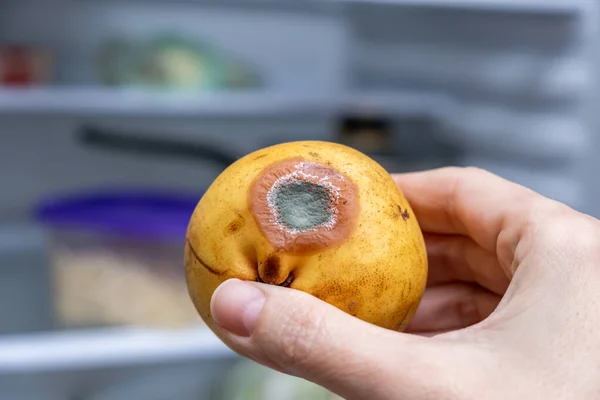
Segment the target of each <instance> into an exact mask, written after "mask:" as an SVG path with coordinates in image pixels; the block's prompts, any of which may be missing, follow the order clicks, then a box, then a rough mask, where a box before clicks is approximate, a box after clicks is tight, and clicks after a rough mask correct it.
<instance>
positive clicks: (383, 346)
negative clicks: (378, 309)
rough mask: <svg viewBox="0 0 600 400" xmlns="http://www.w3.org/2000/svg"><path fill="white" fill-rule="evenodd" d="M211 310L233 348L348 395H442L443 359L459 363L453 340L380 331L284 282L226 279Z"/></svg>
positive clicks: (450, 387)
mask: <svg viewBox="0 0 600 400" xmlns="http://www.w3.org/2000/svg"><path fill="white" fill-rule="evenodd" d="M211 313H212V316H213V319H214V320H215V322H216V323H217V325H218V327H219V329H220V331H221V336H222V338H223V340H224V341H225V342H226V343H227V344H228V345H229V346H230V347H231V348H233V349H234V350H235V351H237V352H239V353H241V354H243V355H245V356H247V357H249V358H252V359H254V360H255V361H257V362H260V363H261V364H264V365H266V366H268V367H271V368H274V369H276V370H278V371H281V372H284V373H287V374H291V375H295V376H298V377H300V378H304V379H307V380H309V381H312V382H314V383H316V384H318V385H321V386H324V387H326V388H328V389H329V390H331V391H333V392H335V393H337V394H339V395H341V396H343V397H344V398H348V399H363V398H364V399H389V398H396V399H398V398H400V399H404V398H411V399H420V398H447V397H448V394H449V393H453V392H454V389H455V388H456V380H455V379H454V377H455V376H456V373H457V371H458V370H459V369H458V368H456V365H455V364H453V365H452V366H451V365H450V362H451V361H452V360H455V361H456V360H460V361H461V362H462V363H464V362H465V361H466V360H465V354H457V352H458V351H459V348H460V345H457V344H456V343H454V344H453V345H452V346H450V345H448V344H447V343H443V342H439V341H435V340H433V339H431V338H424V337H420V336H412V335H408V334H402V333H398V332H394V331H391V330H386V329H382V328H379V327H377V326H375V325H372V324H368V323H366V322H364V321H361V320H359V319H357V318H355V317H352V316H350V315H348V314H346V313H344V312H342V311H341V310H339V309H337V308H335V307H333V306H331V305H329V304H327V303H325V302H323V301H321V300H319V299H317V298H316V297H313V296H311V295H309V294H307V293H304V292H301V291H298V290H294V289H290V288H282V287H277V286H272V285H265V284H261V283H255V282H247V281H240V280H237V279H231V280H228V281H226V282H225V283H223V284H222V285H221V286H220V287H219V288H218V289H217V290H216V291H215V293H214V294H213V297H212V303H211ZM451 374H452V375H453V376H450V375H451ZM471 374H472V372H471ZM461 375H462V376H465V375H464V374H461ZM438 393H439V394H440V395H439V396H437V395H436V394H438Z"/></svg>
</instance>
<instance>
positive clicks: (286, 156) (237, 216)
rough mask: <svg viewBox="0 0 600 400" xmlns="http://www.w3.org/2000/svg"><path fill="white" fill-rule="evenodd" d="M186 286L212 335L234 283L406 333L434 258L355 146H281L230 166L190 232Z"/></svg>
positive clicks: (388, 183)
mask: <svg viewBox="0 0 600 400" xmlns="http://www.w3.org/2000/svg"><path fill="white" fill-rule="evenodd" d="M185 268H186V276H187V284H188V288H189V292H190V296H191V298H192V301H193V303H194V305H195V307H196V309H197V311H198V313H199V314H200V316H201V317H202V319H203V320H204V321H205V322H206V324H207V325H208V326H209V327H210V328H211V329H212V330H213V331H215V332H217V331H216V329H215V328H216V327H215V325H214V322H213V320H212V318H211V314H210V299H211V296H212V294H213V292H214V291H215V289H216V288H217V287H218V286H219V285H220V284H221V283H223V282H224V281H225V280H227V279H230V278H238V279H242V280H248V281H257V282H264V283H267V284H272V285H279V286H284V287H290V288H292V289H297V290H301V291H304V292H307V293H309V294H311V295H313V296H315V297H317V298H319V299H321V300H323V301H325V302H327V303H330V304H332V305H334V306H335V307H337V308H339V309H341V310H343V311H345V312H346V313H348V314H351V315H353V316H355V317H357V318H360V319H362V320H364V321H367V322H369V323H372V324H375V325H378V326H380V327H383V328H387V329H393V330H398V331H402V330H404V328H405V327H406V325H407V324H408V321H409V320H410V319H411V317H412V316H413V314H414V312H415V311H416V308H417V306H418V304H419V301H420V299H421V297H422V295H423V292H424V290H425V283H426V280H427V255H426V250H425V243H424V239H423V234H422V232H421V229H420V227H419V224H418V222H417V220H416V218H415V215H414V214H413V212H412V209H411V207H410V205H409V204H408V202H407V200H406V198H405V197H404V195H403V193H402V192H401V190H400V189H399V188H398V187H397V185H396V184H395V182H394V181H393V179H392V177H391V176H390V175H389V174H388V173H387V172H386V171H385V170H384V169H383V168H382V167H381V166H380V165H379V164H378V163H376V162H375V161H374V160H372V159H371V158H369V157H368V156H366V155H365V154H363V153H361V152H359V151H357V150H354V149H352V148H350V147H347V146H344V145H340V144H336V143H329V142H319V141H301V142H291V143H283V144H279V145H275V146H271V147H267V148H264V149H261V150H258V151H256V152H254V153H251V154H249V155H246V156H245V157H243V158H241V159H239V160H238V161H236V162H235V163H234V164H232V165H230V166H229V167H228V168H227V169H226V170H225V171H223V173H222V174H221V175H220V176H219V177H217V179H216V180H215V181H214V182H213V183H212V185H211V186H210V187H209V188H208V190H207V191H206V193H205V194H204V196H203V197H202V199H201V200H200V202H199V203H198V205H197V207H196V209H195V211H194V213H193V215H192V217H191V219H190V223H189V226H188V231H187V239H186V245H185Z"/></svg>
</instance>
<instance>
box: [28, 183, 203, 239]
mask: <svg viewBox="0 0 600 400" xmlns="http://www.w3.org/2000/svg"><path fill="white" fill-rule="evenodd" d="M201 197H202V193H199V194H195V195H194V194H189V193H186V194H182V193H179V194H176V193H167V192H164V191H153V190H106V191H98V192H93V193H84V194H78V195H71V196H64V197H56V198H50V199H46V200H44V201H43V202H41V203H40V204H39V206H38V207H37V208H36V210H35V214H36V218H37V219H38V221H40V222H41V223H42V224H44V225H46V226H48V227H50V228H63V229H64V228H74V229H85V230H87V231H96V232H98V233H104V234H113V235H120V236H126V237H132V238H140V239H160V240H183V239H185V234H186V231H187V226H188V223H189V220H190V217H191V215H192V213H193V211H194V208H195V207H196V204H197V203H198V201H199V200H200V198H201Z"/></svg>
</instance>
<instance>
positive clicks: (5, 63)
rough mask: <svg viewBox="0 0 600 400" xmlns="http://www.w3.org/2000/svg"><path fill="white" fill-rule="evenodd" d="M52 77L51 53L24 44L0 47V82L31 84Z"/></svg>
mask: <svg viewBox="0 0 600 400" xmlns="http://www.w3.org/2000/svg"><path fill="white" fill-rule="evenodd" d="M50 79H51V60H50V55H49V54H48V53H47V52H45V51H43V50H40V49H34V48H29V47H24V46H23V47H22V46H7V47H0V84H1V85H4V86H29V85H34V84H40V83H47V82H49V81H50Z"/></svg>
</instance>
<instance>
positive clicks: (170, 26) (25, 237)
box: [0, 0, 600, 400]
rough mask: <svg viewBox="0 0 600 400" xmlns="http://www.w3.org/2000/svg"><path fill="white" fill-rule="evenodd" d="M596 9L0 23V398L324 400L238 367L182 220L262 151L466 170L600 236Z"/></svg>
mask: <svg viewBox="0 0 600 400" xmlns="http://www.w3.org/2000/svg"><path fill="white" fill-rule="evenodd" d="M599 17H600V13H599V12H598V10H597V9H596V7H595V3H594V1H592V0H590V1H583V0H363V1H360V0H338V1H334V0H264V1H263V0H256V1H249V0H247V1H243V0H237V1H236V0H219V1H209V0H204V1H202V0H188V1H186V0H79V1H75V0H46V1H44V2H40V1H35V0H13V1H11V0H3V1H1V2H0V187H1V188H2V190H1V191H0V399H2V400H5V399H6V400H42V399H43V400H101V399H102V400H117V399H118V400H121V399H128V400H137V399H140V400H159V399H160V400H167V399H168V400H173V399H177V400H179V399H180V400H203V399H210V400H219V399H224V400H237V399H239V400H242V399H260V400H271V399H277V400H286V399H294V400H296V399H312V400H319V399H324V400H330V399H333V398H334V397H333V396H332V395H331V394H330V393H328V392H327V391H325V390H323V389H321V388H318V387H316V386H313V385H311V384H308V383H307V382H304V381H301V380H298V379H294V378H290V377H287V376H284V375H281V374H278V373H275V372H271V371H269V370H266V369H264V368H261V367H259V366H257V365H255V364H253V363H250V362H246V361H244V360H241V359H240V358H239V357H238V356H236V355H234V354H233V353H232V352H231V351H229V350H228V349H226V348H225V347H224V346H223V345H222V344H221V343H220V342H219V341H218V340H217V339H216V338H215V337H214V336H213V335H212V333H210V332H209V331H208V330H207V329H206V328H205V327H204V326H203V324H202V323H201V321H200V320H199V317H198V316H197V315H196V313H195V311H194V310H193V307H192V305H191V302H190V300H189V299H188V296H187V290H186V287H185V282H184V280H183V270H182V258H183V249H182V248H183V238H184V235H185V229H186V225H187V221H188V219H189V216H190V214H191V212H192V210H193V208H194V206H195V204H196V202H197V201H198V199H199V198H200V196H201V195H202V193H203V191H204V190H205V189H206V188H207V187H208V186H209V185H210V183H211V181H212V180H213V179H214V178H215V177H216V176H217V175H218V174H219V173H220V172H221V171H222V170H223V169H224V168H225V167H226V166H227V165H229V164H230V163H231V162H233V161H235V160H236V159H237V158H239V157H240V156H242V155H244V154H246V153H248V152H251V151H254V150H257V149H259V148H261V147H264V146H267V145H271V144H275V143H279V142H283V141H290V140H299V139H321V140H332V141H337V142H341V143H345V144H348V145H350V146H353V147H355V148H357V149H359V150H362V151H364V152H366V153H368V154H370V155H371V156H373V157H374V158H375V159H377V160H378V161H379V162H380V163H381V164H382V165H384V166H385V167H386V168H387V169H388V170H389V171H392V172H402V171H414V170H422V169H428V168H435V167H439V166H445V165H475V166H479V167H482V168H485V169H488V170H490V171H493V172H495V173H498V174H500V175H501V176H504V177H506V178H509V179H512V180H514V181H517V182H519V183H521V184H524V185H526V186H528V187H530V188H532V189H534V190H537V191H539V192H541V193H542V194H544V195H547V196H549V197H552V198H555V199H557V200H560V201H563V202H565V203H567V204H569V205H571V206H572V207H574V208H576V209H579V210H581V211H584V212H587V213H590V214H592V215H594V216H596V217H598V216H600V201H599V200H600V185H599V184H598V180H597V175H598V172H597V171H598V169H597V168H598V166H599V165H600V157H598V155H597V153H598V150H600V139H599V137H598V135H597V134H595V132H596V131H597V130H598V127H599V125H600V116H599V113H598V111H597V110H598V105H599V103H598V99H599V95H600V92H599V91H598V86H596V77H597V75H598V74H599V73H600V64H598V57H597V48H598V45H599V43H600V42H599V40H600V36H599V35H598V32H597V29H596V26H597V22H598V18H599Z"/></svg>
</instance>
